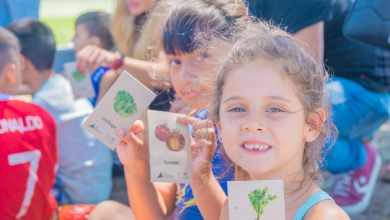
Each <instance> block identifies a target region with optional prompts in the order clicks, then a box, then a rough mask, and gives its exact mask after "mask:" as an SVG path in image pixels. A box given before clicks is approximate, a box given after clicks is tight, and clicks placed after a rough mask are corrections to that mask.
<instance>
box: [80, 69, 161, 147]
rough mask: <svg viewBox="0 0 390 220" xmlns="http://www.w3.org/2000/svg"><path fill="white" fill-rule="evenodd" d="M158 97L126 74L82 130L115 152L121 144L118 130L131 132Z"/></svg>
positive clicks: (98, 106)
mask: <svg viewBox="0 0 390 220" xmlns="http://www.w3.org/2000/svg"><path fill="white" fill-rule="evenodd" d="M155 97H156V94H155V93H154V92H152V91H151V90H150V89H148V88H147V87H146V86H144V85H143V84H141V83H140V82H139V81H138V80H137V79H135V78H134V77H133V76H132V75H131V74H129V73H128V72H126V71H124V72H123V73H122V74H121V75H120V76H119V77H118V79H117V80H116V81H115V82H114V84H113V85H112V86H111V88H110V89H109V90H108V91H107V93H106V94H105V95H104V97H103V98H102V100H101V101H100V102H99V103H98V104H97V106H96V108H95V110H94V112H93V113H92V114H91V115H90V116H89V117H88V118H87V120H86V121H85V122H84V123H83V125H82V127H83V128H84V129H86V130H87V131H89V132H90V133H91V134H92V135H94V136H95V137H96V138H97V139H98V140H99V141H101V142H102V143H103V144H105V145H106V146H107V147H109V148H111V149H114V148H115V147H116V145H118V144H119V142H120V139H119V138H118V137H117V135H116V131H117V129H121V130H123V131H128V130H129V128H130V127H131V125H132V124H133V123H134V122H135V121H136V120H137V119H139V118H140V117H141V115H142V114H143V113H144V112H145V110H146V109H147V108H148V106H149V105H150V103H151V102H152V101H153V99H154V98H155Z"/></svg>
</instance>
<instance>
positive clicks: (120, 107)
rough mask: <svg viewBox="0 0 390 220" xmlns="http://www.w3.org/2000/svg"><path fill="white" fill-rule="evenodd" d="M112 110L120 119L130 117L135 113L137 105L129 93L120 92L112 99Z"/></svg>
mask: <svg viewBox="0 0 390 220" xmlns="http://www.w3.org/2000/svg"><path fill="white" fill-rule="evenodd" d="M114 110H115V112H116V113H118V115H120V116H122V117H130V116H131V115H133V114H134V113H136V112H137V105H136V103H135V101H134V98H133V97H132V96H131V95H130V93H128V92H126V91H123V90H122V91H119V92H118V93H117V94H116V96H115V98H114Z"/></svg>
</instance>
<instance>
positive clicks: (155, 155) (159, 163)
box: [147, 110, 191, 183]
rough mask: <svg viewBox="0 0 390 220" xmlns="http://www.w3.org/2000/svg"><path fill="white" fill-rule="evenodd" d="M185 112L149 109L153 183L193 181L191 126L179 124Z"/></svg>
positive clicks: (151, 176)
mask: <svg viewBox="0 0 390 220" xmlns="http://www.w3.org/2000/svg"><path fill="white" fill-rule="evenodd" d="M178 116H184V115H182V114H176V113H170V112H162V111H152V110H148V111H147V117H148V136H149V154H150V179H151V181H152V182H175V183H190V180H191V149H190V133H189V129H188V126H186V125H183V124H180V123H177V122H176V118H177V117H178Z"/></svg>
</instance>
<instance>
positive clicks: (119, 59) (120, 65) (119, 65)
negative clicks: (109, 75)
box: [111, 53, 125, 70]
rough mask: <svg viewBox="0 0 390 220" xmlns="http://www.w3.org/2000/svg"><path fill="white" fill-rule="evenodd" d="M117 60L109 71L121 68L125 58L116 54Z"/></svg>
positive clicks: (120, 54)
mask: <svg viewBox="0 0 390 220" xmlns="http://www.w3.org/2000/svg"><path fill="white" fill-rule="evenodd" d="M118 54H119V58H117V59H115V61H114V63H113V64H112V65H111V69H113V70H118V69H120V68H121V67H122V66H123V63H124V60H125V56H124V55H123V54H122V53H118Z"/></svg>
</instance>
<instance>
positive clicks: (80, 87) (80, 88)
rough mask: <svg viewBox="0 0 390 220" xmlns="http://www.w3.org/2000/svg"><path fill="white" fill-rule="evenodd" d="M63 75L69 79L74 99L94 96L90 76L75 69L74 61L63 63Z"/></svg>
mask: <svg viewBox="0 0 390 220" xmlns="http://www.w3.org/2000/svg"><path fill="white" fill-rule="evenodd" d="M64 71H65V77H66V78H68V79H69V82H70V84H71V86H72V91H73V95H74V97H75V99H78V98H92V97H94V96H95V91H94V89H93V85H92V81H91V76H90V74H89V73H80V72H79V71H78V70H77V69H76V62H69V63H65V64H64Z"/></svg>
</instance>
